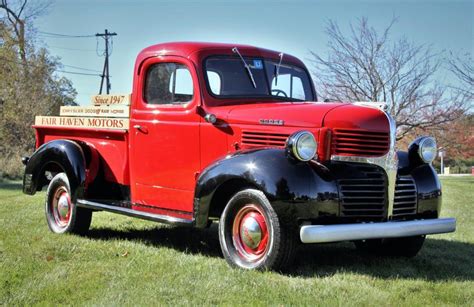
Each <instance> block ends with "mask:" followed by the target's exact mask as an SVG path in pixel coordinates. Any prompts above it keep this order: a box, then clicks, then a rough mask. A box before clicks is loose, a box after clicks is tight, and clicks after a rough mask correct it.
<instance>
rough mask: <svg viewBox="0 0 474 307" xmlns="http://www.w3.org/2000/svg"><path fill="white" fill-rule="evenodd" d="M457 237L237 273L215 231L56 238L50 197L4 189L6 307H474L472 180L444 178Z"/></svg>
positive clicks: (330, 249) (312, 250) (117, 219)
mask: <svg viewBox="0 0 474 307" xmlns="http://www.w3.org/2000/svg"><path fill="white" fill-rule="evenodd" d="M442 182H443V187H444V196H443V197H444V208H443V209H444V210H443V212H442V215H443V216H445V217H447V216H454V217H456V218H457V219H458V230H457V231H456V232H455V233H452V234H446V235H437V236H430V237H428V239H427V241H426V243H425V246H424V248H423V249H422V251H421V252H420V254H419V255H418V256H417V257H416V258H413V259H384V258H380V257H375V256H367V255H365V254H362V253H359V252H357V251H356V250H355V248H354V247H353V245H352V244H350V243H340V244H327V245H316V246H305V247H304V248H303V249H301V251H300V252H299V254H298V260H297V262H296V263H295V265H294V266H293V267H292V270H291V273H289V274H279V273H275V272H251V271H242V270H236V269H231V268H230V267H229V266H228V265H227V263H226V262H225V260H224V259H223V258H222V256H221V253H220V248H219V242H218V239H217V231H216V230H217V227H215V225H214V226H213V227H211V228H210V229H208V230H203V231H201V230H196V229H190V228H173V227H168V226H163V225H160V224H156V223H152V222H147V221H142V220H138V219H133V218H129V217H124V216H119V215H114V214H110V213H103V212H100V213H95V214H94V217H93V222H92V227H91V231H90V233H89V234H88V235H87V236H85V237H80V236H75V235H55V234H52V233H51V232H50V231H49V230H48V227H47V225H46V221H45V218H44V211H43V202H44V192H41V193H38V194H37V195H35V196H34V197H31V196H27V195H24V194H22V193H21V185H20V183H18V182H3V183H0V305H30V304H43V305H44V304H47V305H57V304H75V305H77V304H81V305H83V304H84V305H118V304H120V305H122V304H126V305H136V304H138V305H151V304H153V305H155V304H180V305H184V304H186V305H189V304H193V305H194V304H206V305H208V304H232V305H241V304H252V305H267V304H272V305H276V304H298V305H300V304H305V305H328V304H330V305H375V306H376V305H393V306H396V305H400V304H403V305H418V306H421V305H469V306H473V305H474V210H473V209H474V192H473V190H474V178H473V177H457V178H443V179H442Z"/></svg>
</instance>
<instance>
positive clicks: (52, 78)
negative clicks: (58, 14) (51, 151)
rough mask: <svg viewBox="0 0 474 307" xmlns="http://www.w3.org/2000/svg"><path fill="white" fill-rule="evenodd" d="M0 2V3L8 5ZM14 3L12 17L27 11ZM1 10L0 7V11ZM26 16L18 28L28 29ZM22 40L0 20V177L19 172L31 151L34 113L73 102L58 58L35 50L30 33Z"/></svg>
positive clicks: (45, 112) (55, 109)
mask: <svg viewBox="0 0 474 307" xmlns="http://www.w3.org/2000/svg"><path fill="white" fill-rule="evenodd" d="M0 1H1V2H0V3H1V4H2V5H5V4H8V5H10V2H8V3H7V2H6V1H5V0H0ZM36 3H38V2H36ZM16 4H17V6H14V7H20V9H19V11H17V10H15V9H13V8H11V6H9V9H10V10H12V11H13V12H17V13H15V14H17V16H22V14H25V13H24V12H32V11H31V9H30V8H29V7H28V3H27V1H21V2H17V3H16ZM19 4H21V5H19ZM22 5H24V6H22ZM2 9H4V7H2V6H0V12H1V11H2ZM4 10H5V9H4ZM34 12H38V11H37V10H34ZM6 14H8V11H7V13H6ZM10 14H11V13H10ZM25 16H26V17H28V16H32V15H25ZM11 18H13V17H11ZM13 20H14V18H13ZM25 20H26V22H25V21H24V20H23V21H22V22H23V26H22V27H24V28H25V29H26V28H30V29H33V26H32V25H31V24H29V23H28V22H31V20H32V19H31V18H30V19H28V18H27V19H25ZM24 38H25V40H24V41H23V42H21V39H18V32H17V31H16V30H15V26H14V25H12V24H11V21H10V19H8V17H5V18H0V41H1V42H2V44H1V45H0V112H1V113H0V118H1V121H0V177H1V176H9V177H19V176H20V175H21V172H22V169H23V168H22V165H21V162H20V158H21V155H25V154H29V153H31V152H32V151H33V150H34V145H35V137H34V133H33V131H32V129H31V125H32V124H33V123H34V118H35V116H36V115H56V114H58V113H59V107H60V106H61V105H74V104H75V102H74V99H75V96H76V91H75V90H74V88H73V87H72V83H71V82H70V81H69V80H68V79H66V78H64V77H59V76H58V75H57V74H56V71H57V70H58V69H59V68H60V67H61V64H60V62H59V60H58V59H57V58H54V57H51V56H50V55H49V54H48V51H47V50H46V49H44V48H39V49H37V48H36V47H35V45H34V44H33V43H32V42H33V36H32V35H31V36H30V37H29V36H24Z"/></svg>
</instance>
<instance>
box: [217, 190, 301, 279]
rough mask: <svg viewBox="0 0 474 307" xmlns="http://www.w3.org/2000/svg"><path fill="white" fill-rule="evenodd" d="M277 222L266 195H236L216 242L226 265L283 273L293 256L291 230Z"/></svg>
mask: <svg viewBox="0 0 474 307" xmlns="http://www.w3.org/2000/svg"><path fill="white" fill-rule="evenodd" d="M288 226H289V225H286V224H284V223H282V222H281V221H280V219H279V218H278V216H277V214H276V212H275V210H274V209H273V207H272V206H271V204H270V202H269V201H268V199H267V198H266V197H265V195H264V194H263V193H262V192H261V191H258V190H253V189H247V190H243V191H241V192H238V193H237V194H235V195H234V196H233V197H232V198H231V199H230V201H229V202H228V203H227V206H226V207H225V209H224V212H223V213H222V215H221V218H220V222H219V241H220V245H221V249H222V253H223V254H224V257H225V259H226V260H227V262H228V263H229V264H230V265H232V266H236V267H240V268H244V269H258V270H264V269H284V268H285V267H287V266H288V265H289V264H290V263H291V261H292V259H293V256H294V251H295V246H296V240H295V238H293V236H292V231H291V227H288Z"/></svg>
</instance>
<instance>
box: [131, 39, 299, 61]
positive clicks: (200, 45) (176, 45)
mask: <svg viewBox="0 0 474 307" xmlns="http://www.w3.org/2000/svg"><path fill="white" fill-rule="evenodd" d="M234 47H237V48H238V49H239V50H240V51H241V52H242V54H245V55H249V56H259V57H265V58H274V59H278V58H279V54H280V52H279V51H274V50H269V49H265V48H259V47H255V46H250V45H242V44H225V43H210V42H169V43H161V44H156V45H152V46H150V47H147V48H145V49H143V50H142V51H140V53H139V54H138V56H137V64H139V63H141V62H142V61H143V60H144V59H146V58H149V57H154V56H165V55H168V56H180V57H184V58H192V57H193V55H199V54H202V53H203V52H206V53H208V52H211V53H215V54H233V53H232V48H234ZM285 61H287V62H291V63H295V64H298V65H300V66H304V64H303V62H302V61H301V60H299V59H298V58H296V57H294V56H292V55H289V54H285Z"/></svg>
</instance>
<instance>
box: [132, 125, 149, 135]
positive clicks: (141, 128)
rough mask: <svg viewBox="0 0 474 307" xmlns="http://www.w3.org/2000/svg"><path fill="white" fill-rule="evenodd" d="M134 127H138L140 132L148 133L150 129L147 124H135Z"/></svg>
mask: <svg viewBox="0 0 474 307" xmlns="http://www.w3.org/2000/svg"><path fill="white" fill-rule="evenodd" d="M133 128H135V129H137V130H138V131H140V132H143V133H148V129H147V128H146V127H145V126H141V125H134V126H133Z"/></svg>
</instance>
